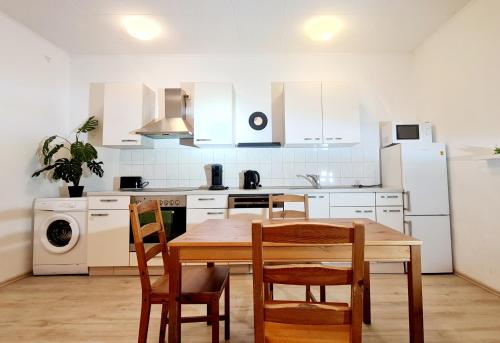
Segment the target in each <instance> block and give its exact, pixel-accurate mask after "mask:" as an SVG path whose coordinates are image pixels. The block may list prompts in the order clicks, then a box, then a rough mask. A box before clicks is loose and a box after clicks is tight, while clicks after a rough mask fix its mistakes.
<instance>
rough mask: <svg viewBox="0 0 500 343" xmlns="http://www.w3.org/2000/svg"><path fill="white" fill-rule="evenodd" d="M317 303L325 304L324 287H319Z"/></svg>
mask: <svg viewBox="0 0 500 343" xmlns="http://www.w3.org/2000/svg"><path fill="white" fill-rule="evenodd" d="M319 301H320V302H322V303H324V302H326V286H324V285H323V286H319Z"/></svg>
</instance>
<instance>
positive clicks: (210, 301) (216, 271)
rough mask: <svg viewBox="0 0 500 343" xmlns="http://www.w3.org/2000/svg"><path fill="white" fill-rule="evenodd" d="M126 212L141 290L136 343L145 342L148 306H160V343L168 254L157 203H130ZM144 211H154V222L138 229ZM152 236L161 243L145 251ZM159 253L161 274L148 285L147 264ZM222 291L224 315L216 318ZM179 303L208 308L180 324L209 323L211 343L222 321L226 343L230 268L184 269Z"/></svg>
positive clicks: (166, 298)
mask: <svg viewBox="0 0 500 343" xmlns="http://www.w3.org/2000/svg"><path fill="white" fill-rule="evenodd" d="M129 209H130V220H131V223H132V231H133V235H134V243H135V249H136V254H137V262H138V266H139V272H140V279H141V287H142V305H141V319H140V324H139V339H138V342H139V343H145V342H146V341H147V335H148V326H149V316H150V312H151V305H152V304H161V305H162V310H161V324H160V343H163V342H165V331H166V325H167V324H168V302H169V281H168V280H169V278H168V273H169V254H168V248H167V239H166V235H165V228H164V226H163V219H162V215H161V210H160V204H159V202H158V201H146V202H143V203H140V204H138V205H136V204H131V205H130V207H129ZM145 212H154V214H155V222H153V223H149V224H146V225H144V226H142V227H141V225H140V221H139V214H142V213H145ZM152 234H158V236H159V241H160V243H159V244H156V245H154V246H153V247H151V248H150V249H149V250H148V251H145V248H144V243H143V239H144V237H147V236H149V235H152ZM160 253H161V254H162V258H163V268H164V275H163V276H161V277H159V278H158V279H157V280H155V281H154V282H152V283H151V280H150V277H149V272H148V265H147V262H148V261H149V260H151V259H152V258H153V257H155V256H156V255H158V254H160ZM224 291H225V292H224ZM223 292H224V293H225V299H224V315H219V300H220V298H221V296H222V293H223ZM180 301H181V303H183V304H206V305H207V316H198V317H184V318H181V322H183V323H191V322H207V324H211V325H212V342H219V321H220V320H224V321H225V322H224V337H225V339H226V340H228V339H229V320H230V316H229V268H228V267H227V266H214V265H213V263H210V264H207V267H205V266H195V267H191V266H190V267H184V268H183V271H182V295H181V299H180Z"/></svg>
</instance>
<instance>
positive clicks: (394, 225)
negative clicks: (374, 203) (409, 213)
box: [377, 207, 404, 233]
mask: <svg viewBox="0 0 500 343" xmlns="http://www.w3.org/2000/svg"><path fill="white" fill-rule="evenodd" d="M377 223H380V224H382V225H385V226H388V227H390V228H391V229H394V230H397V231H399V232H401V233H404V224H403V207H377Z"/></svg>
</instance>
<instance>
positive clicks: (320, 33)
mask: <svg viewBox="0 0 500 343" xmlns="http://www.w3.org/2000/svg"><path fill="white" fill-rule="evenodd" d="M341 29H342V21H341V20H340V19H338V18H337V17H334V16H331V15H321V16H317V17H314V18H311V19H309V20H308V21H306V23H305V24H304V32H305V34H306V35H307V36H308V37H309V38H311V39H312V40H314V41H329V40H331V39H332V38H333V37H334V36H335V35H336V34H337V33H338V32H339V31H340V30H341Z"/></svg>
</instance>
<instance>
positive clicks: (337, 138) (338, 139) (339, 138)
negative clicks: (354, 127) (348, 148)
mask: <svg viewBox="0 0 500 343" xmlns="http://www.w3.org/2000/svg"><path fill="white" fill-rule="evenodd" d="M343 139H344V138H342V137H335V140H336V141H341V140H343Z"/></svg>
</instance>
